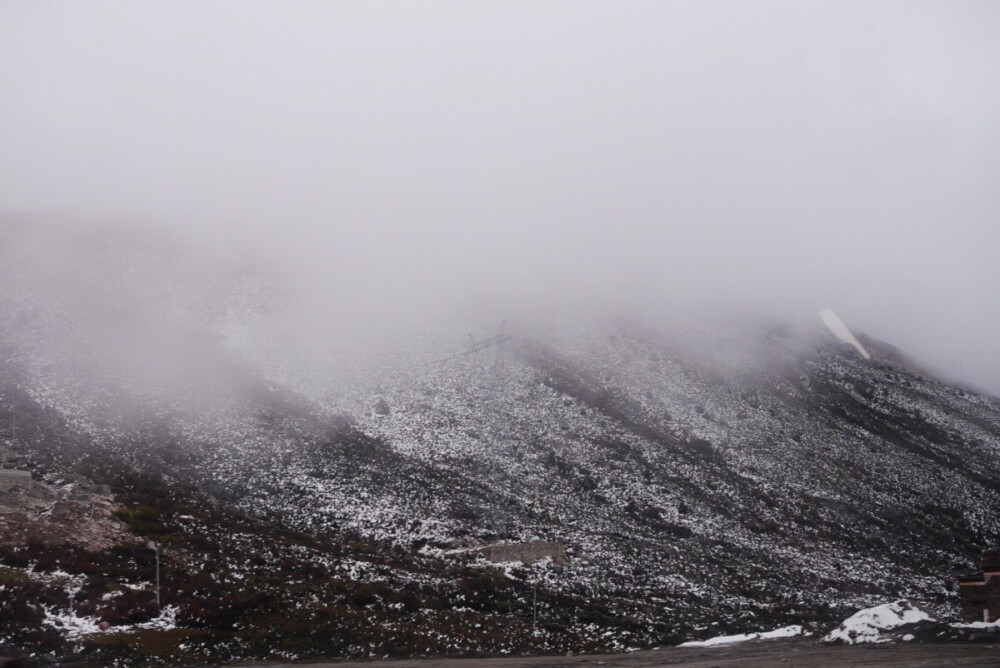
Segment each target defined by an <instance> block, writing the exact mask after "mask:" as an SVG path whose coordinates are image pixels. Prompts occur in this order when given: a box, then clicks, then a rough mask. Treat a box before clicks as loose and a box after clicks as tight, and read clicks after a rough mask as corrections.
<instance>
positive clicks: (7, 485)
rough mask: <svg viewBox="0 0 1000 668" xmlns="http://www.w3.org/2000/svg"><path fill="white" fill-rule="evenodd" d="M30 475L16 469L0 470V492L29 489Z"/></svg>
mask: <svg viewBox="0 0 1000 668" xmlns="http://www.w3.org/2000/svg"><path fill="white" fill-rule="evenodd" d="M30 486H31V473H30V472H28V471H18V470H17V469H0V491H2V492H5V491H7V490H10V489H13V488H15V487H30Z"/></svg>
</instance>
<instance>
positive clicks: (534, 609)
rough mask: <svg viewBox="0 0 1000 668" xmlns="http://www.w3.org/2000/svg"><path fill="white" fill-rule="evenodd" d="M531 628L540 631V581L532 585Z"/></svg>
mask: <svg viewBox="0 0 1000 668" xmlns="http://www.w3.org/2000/svg"><path fill="white" fill-rule="evenodd" d="M531 628H532V630H537V629H538V581H537V580H535V581H534V582H532V583H531Z"/></svg>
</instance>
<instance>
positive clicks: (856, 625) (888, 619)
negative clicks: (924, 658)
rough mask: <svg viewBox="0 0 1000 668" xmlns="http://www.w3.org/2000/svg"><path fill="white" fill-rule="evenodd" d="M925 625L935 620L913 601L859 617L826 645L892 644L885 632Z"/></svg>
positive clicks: (834, 633)
mask: <svg viewBox="0 0 1000 668" xmlns="http://www.w3.org/2000/svg"><path fill="white" fill-rule="evenodd" d="M924 621H934V618H933V617H931V616H930V615H929V614H928V613H927V612H926V611H924V610H921V609H920V608H918V607H917V606H916V605H914V604H913V603H911V602H910V601H907V600H905V599H904V600H899V601H896V602H895V603H886V604H884V605H879V606H875V607H874V608H867V609H865V610H861V611H860V612H857V613H855V614H854V615H852V616H851V617H848V618H847V619H846V620H845V621H844V623H843V624H841V625H840V626H839V627H837V628H836V629H835V630H833V631H831V632H830V633H828V634H827V635H826V637H824V638H823V642H828V643H834V642H842V643H846V644H848V645H854V644H857V643H883V642H890V641H891V639H890V638H883V637H882V632H883V631H889V630H891V629H894V628H896V627H899V626H903V625H904V624H915V623H917V622H924Z"/></svg>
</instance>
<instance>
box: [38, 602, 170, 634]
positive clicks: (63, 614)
mask: <svg viewBox="0 0 1000 668" xmlns="http://www.w3.org/2000/svg"><path fill="white" fill-rule="evenodd" d="M44 623H45V624H46V625H47V626H51V627H52V628H54V629H56V630H57V631H59V632H60V633H62V634H64V635H65V636H66V637H67V638H69V639H76V638H80V637H82V636H87V635H92V634H96V633H120V632H122V631H128V630H131V629H160V630H164V631H166V630H169V629H173V628H176V627H177V607H176V606H172V605H168V606H165V607H164V608H163V609H162V610H161V611H160V614H159V615H158V616H156V617H154V618H153V619H150V620H149V621H148V622H142V623H141V624H133V625H126V626H108V627H107V628H103V629H102V628H101V625H100V624H101V620H99V619H97V618H96V617H78V616H77V615H76V614H75V613H74V612H72V611H71V610H70V611H67V610H58V609H51V608H48V607H46V608H45V622H44Z"/></svg>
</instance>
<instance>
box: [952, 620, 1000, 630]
mask: <svg viewBox="0 0 1000 668" xmlns="http://www.w3.org/2000/svg"><path fill="white" fill-rule="evenodd" d="M951 626H952V628H956V629H981V630H984V631H985V630H989V631H1000V619H998V620H997V621H995V622H968V623H959V624H952V625H951Z"/></svg>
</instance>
